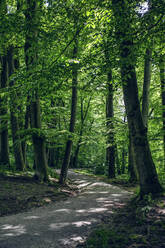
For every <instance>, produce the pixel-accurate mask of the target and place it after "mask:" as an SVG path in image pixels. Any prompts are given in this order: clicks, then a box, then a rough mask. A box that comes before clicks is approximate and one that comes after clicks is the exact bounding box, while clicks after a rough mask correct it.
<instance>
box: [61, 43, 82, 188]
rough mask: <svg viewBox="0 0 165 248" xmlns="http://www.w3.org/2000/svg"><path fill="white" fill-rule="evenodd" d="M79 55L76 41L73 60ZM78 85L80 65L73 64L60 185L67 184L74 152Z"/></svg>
mask: <svg viewBox="0 0 165 248" xmlns="http://www.w3.org/2000/svg"><path fill="white" fill-rule="evenodd" d="M77 53H78V40H77V39H75V44H74V49H73V59H76V58H77ZM77 85H78V65H77V64H76V63H75V62H73V65H72V102H71V118H70V128H69V132H70V134H71V135H70V137H69V139H68V141H67V143H66V148H65V155H64V160H63V163H62V168H61V174H60V180H59V182H60V184H65V182H66V178H67V173H68V167H69V162H70V156H71V151H72V145H73V141H72V138H73V137H72V134H73V133H74V128H75V122H76V108H77Z"/></svg>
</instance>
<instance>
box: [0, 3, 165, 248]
mask: <svg viewBox="0 0 165 248" xmlns="http://www.w3.org/2000/svg"><path fill="white" fill-rule="evenodd" d="M0 33H1V38H0V180H1V187H2V188H3V185H5V180H6V182H7V181H11V183H12V180H13V178H14V177H15V178H17V180H19V179H20V183H22V182H23V181H21V180H25V178H26V180H32V182H36V183H37V185H40V191H42V188H43V187H44V185H51V187H53V185H54V186H55V187H56V188H62V189H65V190H66V191H69V192H70V189H71V187H72V186H73V185H70V186H69V184H72V183H71V182H70V179H68V173H69V170H70V169H72V171H74V172H78V173H83V174H87V175H90V176H91V177H93V176H94V177H96V178H101V179H102V180H104V181H106V182H109V183H112V184H119V186H120V184H121V185H122V187H123V185H128V187H131V188H134V189H133V192H134V194H135V195H136V199H138V201H139V202H140V203H139V202H138V204H141V203H142V202H144V201H146V199H147V201H150V202H153V201H154V200H153V199H156V198H157V199H158V198H159V197H162V199H163V197H164V185H165V38H164V37H165V2H164V0H148V1H136V0H59V1H53V0H1V1H0ZM57 171H58V173H59V175H58V174H57ZM27 178H29V179H27ZM26 180H25V182H24V183H23V185H24V184H26ZM53 180H54V181H53ZM54 182H55V184H53V183H54ZM73 184H74V182H73ZM21 187H24V186H21ZM21 187H20V188H21ZM38 187H39V186H38ZM124 187H126V186H124ZM7 190H8V191H5V193H4V192H3V194H8V193H7V192H9V191H10V190H11V189H10V187H9V188H8V189H7ZM43 190H44V189H43ZM65 190H64V191H65ZM72 190H73V191H74V189H72ZM72 190H71V191H72ZM65 193H66V192H65ZM70 193H71V192H70ZM12 194H13V193H12ZM21 194H23V193H22V191H21ZM35 194H37V192H36V193H35ZM1 195H2V192H0V202H3V197H4V196H3V197H1ZM57 200H58V199H57ZM7 204H9V198H8V202H7ZM131 204H133V203H131ZM147 204H148V203H147ZM2 205H3V204H1V203H0V208H2V209H3V210H2V212H1V215H2V216H3V215H7V214H11V213H12V211H13V210H12V211H11V212H10V211H9V212H8V210H5V209H4V208H6V205H5V207H4V206H2ZM18 205H19V204H18ZM41 205H42V204H41ZM1 206H2V207H1ZM36 206H37V205H36ZM136 207H137V206H136ZM15 208H16V207H15ZM22 208H23V207H22ZM149 208H150V207H149ZM6 209H7V208H6ZM132 209H133V207H132ZM19 210H21V209H19ZM19 210H18V212H19ZM131 211H132V210H131ZM14 213H17V212H16V211H14ZM163 223H164V224H163V225H165V217H164V222H163ZM103 236H104V235H103ZM103 243H104V242H103ZM143 245H144V244H143ZM163 245H164V246H163ZM163 245H162V246H160V247H165V240H164V243H163ZM14 247H15V246H14ZM29 247H31V246H29ZM44 247H47V246H44ZM61 247H63V246H61ZM64 247H65V246H64ZM84 247H91V248H92V247H96V248H97V247H98V248H101V247H102V248H106V247H114V248H117V247H121V248H122V247H123V248H124V247H131V248H133V247H134V246H124V245H123V246H106V245H105V244H102V245H101V244H100V245H99V246H96V244H95V245H94V246H90V245H89V246H84ZM136 247H148V248H149V247H158V246H157V244H156V246H154V245H151V246H149V245H148V246H136Z"/></svg>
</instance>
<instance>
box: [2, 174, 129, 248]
mask: <svg viewBox="0 0 165 248" xmlns="http://www.w3.org/2000/svg"><path fill="white" fill-rule="evenodd" d="M69 177H70V178H71V179H73V180H74V181H76V183H77V184H78V185H79V186H78V187H79V188H80V190H81V193H80V194H79V195H78V196H73V197H70V198H68V200H65V201H60V202H58V203H54V204H53V203H52V204H50V205H48V206H45V207H40V208H36V209H32V210H31V211H29V212H25V213H20V214H16V215H12V216H6V217H1V218H0V248H63V247H64V248H73V247H76V245H77V244H78V243H80V242H83V241H84V240H85V238H86V236H87V235H88V233H89V231H91V229H92V228H94V227H95V226H96V225H97V224H99V223H100V222H101V221H102V220H103V219H105V218H106V217H108V218H109V217H110V216H112V214H113V209H114V207H120V206H121V205H122V204H124V203H125V202H126V201H127V200H128V199H129V198H130V193H128V192H127V191H124V190H123V189H121V188H119V187H116V186H112V185H109V184H106V183H104V182H100V181H97V180H96V179H94V178H91V177H88V176H84V175H80V174H77V173H74V172H73V171H69Z"/></svg>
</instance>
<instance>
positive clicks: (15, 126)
mask: <svg viewBox="0 0 165 248" xmlns="http://www.w3.org/2000/svg"><path fill="white" fill-rule="evenodd" d="M13 53H14V48H13V47H10V48H9V49H8V56H7V57H8V68H9V70H8V73H9V77H10V76H11V75H12V74H13V73H14V71H15V61H14V54H13ZM9 82H10V83H9V85H10V120H11V130H12V139H13V149H14V157H15V163H16V169H17V170H21V171H23V170H24V169H25V164H24V159H23V153H22V146H21V141H20V135H19V134H18V132H19V131H20V128H19V121H18V113H17V109H18V97H17V93H16V91H15V90H12V87H13V86H14V81H13V80H9Z"/></svg>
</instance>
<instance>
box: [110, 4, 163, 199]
mask: <svg viewBox="0 0 165 248" xmlns="http://www.w3.org/2000/svg"><path fill="white" fill-rule="evenodd" d="M112 4H113V12H114V15H115V20H116V32H117V34H116V35H117V41H118V42H119V46H120V65H121V77H122V80H123V84H122V87H123V93H124V102H125V108H126V114H127V119H128V126H129V131H130V135H131V138H132V141H133V146H134V154H135V162H136V166H137V171H138V174H139V181H140V195H141V197H143V196H144V195H145V194H149V193H151V194H156V193H160V192H162V187H161V185H160V183H159V180H158V176H157V172H156V168H155V164H154V162H153V160H152V156H151V151H150V147H149V143H148V138H147V130H146V128H145V126H144V123H143V119H142V114H141V111H140V103H139V98H138V86H137V79H136V72H135V61H136V58H135V55H134V51H133V41H132V37H131V22H132V20H131V17H130V9H129V8H128V6H127V5H126V2H125V1H123V0H120V1H117V0H113V1H112Z"/></svg>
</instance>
